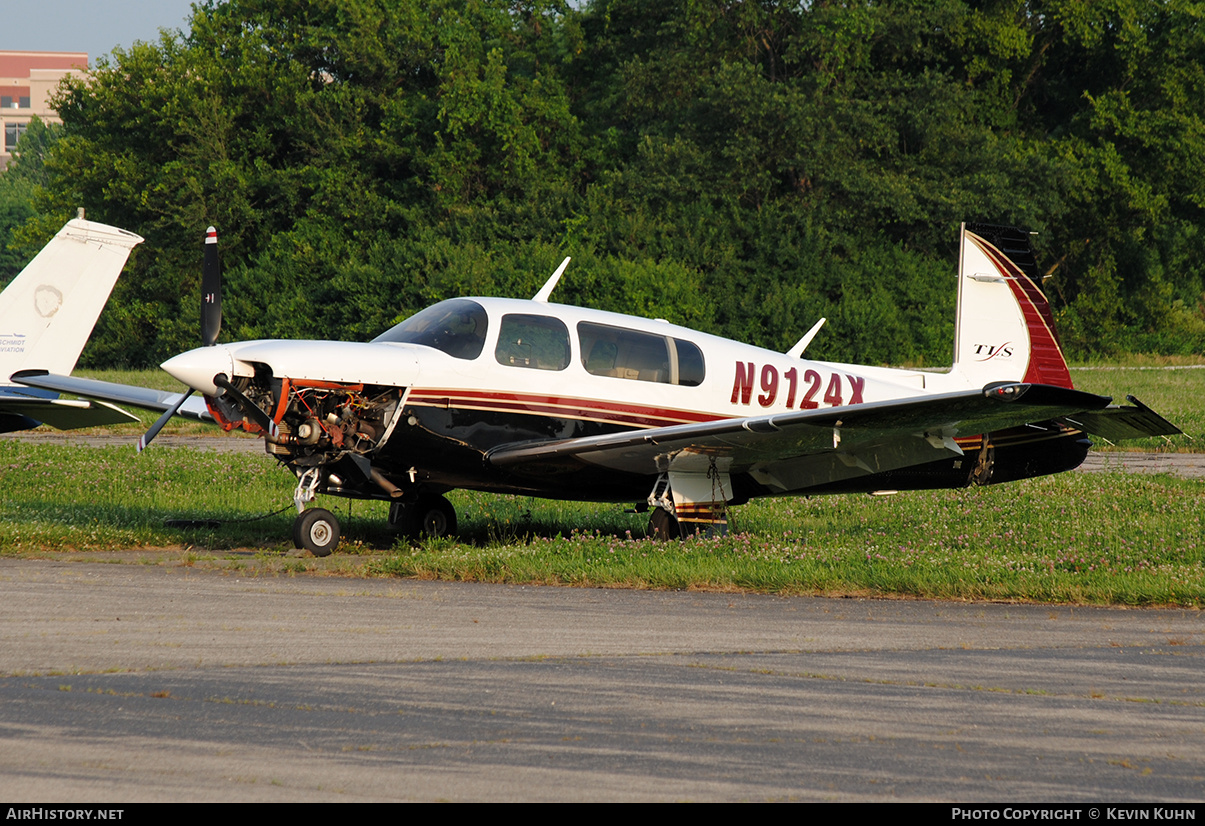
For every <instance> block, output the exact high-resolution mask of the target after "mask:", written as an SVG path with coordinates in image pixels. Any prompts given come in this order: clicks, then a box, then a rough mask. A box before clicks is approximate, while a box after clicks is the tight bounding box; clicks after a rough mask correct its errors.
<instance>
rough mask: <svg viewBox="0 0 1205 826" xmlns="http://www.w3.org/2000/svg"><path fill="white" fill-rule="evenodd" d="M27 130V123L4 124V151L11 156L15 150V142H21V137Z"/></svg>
mask: <svg viewBox="0 0 1205 826" xmlns="http://www.w3.org/2000/svg"><path fill="white" fill-rule="evenodd" d="M28 128H29V124H27V123H6V124H4V151H5V152H8V153H9V154H12V152H13V151H14V150H15V149H16V148H17V141H19V140H21V136H22V135H24V134H25V130H26V129H28Z"/></svg>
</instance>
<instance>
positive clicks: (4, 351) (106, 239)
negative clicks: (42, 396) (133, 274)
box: [0, 218, 142, 386]
mask: <svg viewBox="0 0 1205 826" xmlns="http://www.w3.org/2000/svg"><path fill="white" fill-rule="evenodd" d="M140 243H142V238H141V237H139V236H137V235H135V234H134V233H132V232H126V231H125V230H123V229H117V228H116V227H110V226H106V225H104V224H97V223H93V222H91V221H85V220H83V219H82V218H77V219H75V220H72V221H68V222H67V224H66V225H65V226H64V227H63V228H62V229H61V230H59V232H58V234H57V235H55V236H54V238H52V239H51V241H50V243H49V244H47V245H46V246H45V247H44V248H43V249H42V251H41V252H39V253H38V255H37V257H36V258H34V260H33V261H31V262H29V265H28V266H27V267H25V269H24V270H22V271H21V273H20V275H18V276H17V277H16V278H14V279H13V280H12V283H10V284H9V285H8V286H7V287H6V288H5V289H4V292H3V293H2V294H0V385H6V386H11V385H10V383H9V376H11V375H12V374H13V373H15V372H17V371H18V370H28V369H40V370H46V371H48V372H50V373H61V374H67V373H70V372H71V371H72V370H73V369H74V368H75V362H76V360H77V359H79V355H80V352H81V351H82V350H83V349H84V343H85V342H87V340H88V336H89V335H91V334H92V328H93V326H94V325H95V324H96V319H97V318H98V317H99V316H100V311H101V309H102V308H103V307H104V306H105V302H106V301H108V299H109V293H110V292H112V290H113V285H114V284H115V283H116V282H117V276H119V275H120V274H121V270H122V268H123V267H124V266H125V263H126V259H127V258H129V256H130V250H132V249H133V248H134V247H135V246H137V245H138V244H140Z"/></svg>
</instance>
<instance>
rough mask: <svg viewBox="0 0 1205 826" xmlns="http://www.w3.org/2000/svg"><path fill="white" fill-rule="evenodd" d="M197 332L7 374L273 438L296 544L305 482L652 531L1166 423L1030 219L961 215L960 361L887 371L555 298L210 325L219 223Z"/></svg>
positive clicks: (1055, 459)
mask: <svg viewBox="0 0 1205 826" xmlns="http://www.w3.org/2000/svg"><path fill="white" fill-rule="evenodd" d="M206 240H207V243H206V262H207V263H206V274H205V277H204V280H203V284H204V286H203V293H204V295H205V298H204V301H203V305H202V329H203V338H202V343H203V346H202V347H200V348H198V349H195V350H191V351H189V352H187V353H183V354H181V355H178V356H176V357H174V358H172V359H169V360H168V361H167V362H165V363H164V364H163V368H164V369H165V370H167V371H168V372H169V373H171V374H172V375H173V376H175V377H176V378H178V379H180V380H181V381H182V382H183V383H184V384H185V385H187V386H188V387H189V388H190V390H189V391H188V393H186V394H177V395H174V396H170V395H169V394H160V395H159V397H158V398H156V399H155V400H153V403H152V402H151V400H149V398H143V399H142V401H141V402H140V401H138V400H136V398H135V397H136V396H137V395H138V394H140V393H141V394H147V393H149V392H150V391H145V390H141V389H140V388H127V387H121V386H113V385H105V384H104V383H99V382H89V381H87V380H78V379H73V378H71V377H64V376H54V375H46V374H42V373H31V372H28V371H27V372H25V373H22V374H19V375H18V376H15V377H14V379H15V380H17V381H20V382H21V383H25V384H29V385H33V386H37V387H42V388H45V389H51V390H59V391H63V392H72V393H78V394H83V395H89V396H92V397H97V398H103V399H107V400H109V401H115V402H125V403H129V404H137V405H140V406H143V407H147V408H149V409H157V410H161V411H163V416H162V417H161V418H160V420H159V422H157V423H156V424H155V426H154V427H152V428H151V430H150V431H149V432H148V434H147V436H146V437H144V443H146V442H149V440H150V438H153V436H154V434H155V433H157V432H158V429H159V428H160V427H161V426H162V424H163V423H164V422H166V421H167V420H168V419H169V418H171V416H172V415H188V416H194V417H198V416H202V415H204V414H202V413H200V412H199V407H198V406H196V405H195V404H193V403H195V401H196V400H195V399H189V394H191V393H192V392H193V391H197V392H200V393H202V394H203V396H204V400H205V407H206V408H207V410H208V413H209V415H211V416H212V418H213V420H214V421H216V422H217V423H218V424H220V425H221V426H223V427H224V428H226V429H233V428H241V429H243V430H245V431H248V432H251V433H256V434H259V435H261V436H262V437H263V438H264V444H265V449H266V450H267V452H268V453H269V454H271V455H273V456H275V457H276V458H277V459H278V460H279V461H280V462H281V463H282V464H284V465H285V466H286V467H287V468H289V470H290V471H291V472H292V473H293V474H294V475H295V476H296V477H297V479H298V483H297V487H296V490H295V493H294V501H295V503H296V506H297V509H298V517H297V520H296V522H295V523H294V529H293V534H294V537H293V538H294V541H295V543H296V545H297V547H299V548H307V549H308V550H310V551H311V552H312V553H314V554H315V555H318V556H325V555H326V554H328V553H330V552H331V550H332V549H333V548H334V547H335V546H336V544H337V543H338V540H339V523H338V521H337V520H336V518H335V516H334V515H333V514H332V513H331V512H330V511H328V510H326V509H324V508H306V505H307V504H308V503H309V502H311V501H312V500H313V499H314V497H315V495H317V494H330V495H335V496H345V497H353V498H360V499H380V500H384V501H388V502H390V503H391V507H390V510H389V521H390V523H391V525H392V526H393V527H395V528H396V529H398V530H400V531H403V532H406V533H409V534H412V535H417V534H426V535H443V534H449V533H454V532H455V530H456V514H455V511H454V510H453V508H452V505H451V504H450V503H449V502H448V500H447V499H446V498H445V497H444V496H443V494H444V493H446V492H447V491H449V490H452V489H456V488H466V489H475V490H483V491H493V492H499V493H519V494H527V495H532V496H541V497H548V498H560V499H579V500H587V501H611V502H633V501H635V502H638V503H639V505H640V506H644V507H647V508H649V509H651V511H652V514H651V518H650V532H652V533H654V534H656V535H658V536H661V537H665V538H669V537H675V536H679V535H681V534H682V533H685V532H691V531H695V530H699V529H704V528H707V529H712V530H716V529H719V530H722V529H723V528H724V526H725V525H726V516H725V515H726V511H727V508H728V507H730V506H732V505H737V504H740V503H743V502H745V501H747V500H749V499H751V498H754V497H763V496H783V495H811V494H820V493H843V492H859V491H861V492H882V491H895V490H915V489H924V488H956V487H965V486H968V485H972V484H978V485H986V484H996V483H1000V482H1007V481H1012V480H1016V479H1023V478H1027V477H1032V476H1038V475H1043V474H1049V473H1057V472H1060V471H1064V470H1069V469H1071V468H1074V467H1076V466H1078V465H1079V464H1080V462H1082V461H1083V459H1084V457H1085V455H1086V454H1087V451H1088V447H1089V445H1090V442H1089V440H1088V438H1087V437H1086V435H1085V434H1087V433H1095V434H1098V435H1102V436H1105V437H1106V438H1109V439H1113V440H1116V439H1121V438H1129V437H1136V436H1147V435H1156V434H1172V433H1178V432H1179V430H1178V429H1177V428H1176V427H1175V426H1174V425H1171V424H1170V423H1169V422H1167V421H1166V420H1164V419H1162V418H1161V417H1159V416H1158V415H1157V414H1155V413H1153V412H1152V411H1150V410H1149V409H1147V408H1146V407H1144V406H1142V405H1141V404H1140V403H1139V402H1137V401H1136V400H1133V399H1131V401H1132V402H1133V404H1132V405H1131V406H1123V407H1117V406H1109V402H1110V399H1108V398H1105V397H1102V396H1096V395H1092V394H1089V393H1084V392H1080V391H1077V390H1075V389H1074V388H1073V387H1072V384H1071V378H1070V374H1069V373H1068V370H1067V366H1066V363H1065V361H1064V359H1063V355H1062V352H1061V350H1060V347H1059V343H1058V338H1057V335H1056V334H1055V331H1054V325H1053V317H1052V314H1051V311H1050V307H1049V305H1048V303H1047V301H1046V298H1045V296H1044V295H1043V294H1042V292H1041V290H1040V289H1039V288H1038V283H1039V280H1040V279H1039V275H1038V272H1037V267H1036V262H1035V261H1034V259H1033V255H1032V251H1031V249H1030V245H1029V236H1028V234H1026V233H1024V232H1021V231H1019V230H1016V229H1013V228H1009V227H993V226H986V225H973V226H971V227H964V228H963V229H962V231H961V235H960V245H959V246H960V260H959V269H958V288H959V291H958V310H957V328H956V334H955V353H954V365H953V367H952V368H951V369H950V370H949V371H947V372H927V371H919V370H901V369H891V368H882V367H873V366H866V365H854V364H835V363H828V362H819V361H808V360H804V359H802V358H801V356H802V352H803V349H804V347H805V346H806V344H807V341H808V340H810V337H811V336H812V335H813V334H814V333H815V328H813V330H812V331H810V332H809V333H808V335H807V336H805V337H804V338H803V339H802V340H801V341H800V343H799V344H797V345H796V346H795V347H793V348H791V349H790V350H789V351H788V352H787V353H785V354H783V353H775V352H771V351H768V350H764V349H761V348H757V347H752V346H749V345H746V344H741V343H739V342H735V341H730V340H727V339H722V338H719V337H716V336H711V335H707V334H704V333H700V332H697V331H695V330H690V329H687V328H684V327H679V326H675V325H672V324H669V323H667V322H665V321H663V320H650V319H643V318H636V317H633V316H627V315H620V314H616V313H608V312H602V311H598V310H590V309H585V308H580V307H570V306H566V305H558V304H552V303H549V297H550V295H551V293H552V290H553V288H554V287H555V285H556V283H557V280H558V279H559V278H560V276H561V274H562V273H563V272H564V270H565V267H566V265H567V264H568V259H566V260H565V262H564V263H562V264H561V266H560V268H559V269H558V270H557V271H556V272H555V273H554V274H553V276H552V277H551V278H550V279H549V280H548V282H547V283H546V284H545V285H544V286H543V288H542V289H541V290H540V291H539V292H538V293H537V294H536V296H535V297H534V298H533V299H532V300H529V301H523V300H515V299H503V298H454V299H449V300H447V301H443V302H440V303H438V304H436V305H434V306H432V307H429V308H427V309H425V310H423V311H422V312H419V313H417V314H415V315H413V316H411V317H410V318H408V319H406V320H405V321H403V322H402V323H400V324H398V325H396V326H395V327H393V328H392V329H390V330H387V331H385V332H384V333H382V334H381V335H379V336H378V337H377V338H375V339H373V340H372V341H371V342H364V343H357V342H340V341H278V340H268V341H246V342H237V343H232V344H217V343H216V340H217V337H218V328H219V326H220V312H221V310H220V297H219V289H218V287H217V284H218V274H217V252H216V234H214V233H213V230H212V228H211V229H210V233H209V235H208V237H207V239H206Z"/></svg>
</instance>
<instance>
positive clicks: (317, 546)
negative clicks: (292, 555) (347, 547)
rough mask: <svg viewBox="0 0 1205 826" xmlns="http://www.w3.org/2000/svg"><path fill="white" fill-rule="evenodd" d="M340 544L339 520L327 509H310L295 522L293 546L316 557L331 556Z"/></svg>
mask: <svg viewBox="0 0 1205 826" xmlns="http://www.w3.org/2000/svg"><path fill="white" fill-rule="evenodd" d="M338 544H339V520H338V519H336V518H335V515H334V514H333V513H331V512H330V511H328V510H327V509H326V508H310V509H309V510H305V511H302V512H301V513H300V514H298V515H297V519H296V520H295V521H294V522H293V545H294V546H295V547H297V548H303V549H305V550H307V551H309V552H310V553H312V554H313V555H314V556H318V557H322V556H330V554H331V551H333V550H335V546H336V545H338Z"/></svg>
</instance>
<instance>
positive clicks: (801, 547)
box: [0, 364, 1205, 607]
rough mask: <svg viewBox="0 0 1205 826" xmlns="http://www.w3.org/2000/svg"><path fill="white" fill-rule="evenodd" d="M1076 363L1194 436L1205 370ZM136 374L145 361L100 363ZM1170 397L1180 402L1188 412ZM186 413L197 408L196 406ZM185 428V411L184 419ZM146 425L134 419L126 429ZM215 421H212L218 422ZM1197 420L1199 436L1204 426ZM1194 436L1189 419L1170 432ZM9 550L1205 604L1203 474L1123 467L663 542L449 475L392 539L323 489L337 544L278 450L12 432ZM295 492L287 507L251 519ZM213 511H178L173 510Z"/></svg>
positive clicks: (893, 500) (836, 509)
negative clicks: (438, 494) (310, 511)
mask: <svg viewBox="0 0 1205 826" xmlns="http://www.w3.org/2000/svg"><path fill="white" fill-rule="evenodd" d="M1147 367H1148V365H1142V364H1133V365H1125V366H1123V367H1122V369H1111V370H1096V369H1089V368H1087V367H1085V368H1075V369H1074V370H1073V377H1074V379H1075V381H1076V383H1077V386H1081V387H1083V389H1087V390H1091V391H1093V392H1101V393H1105V394H1117V393H1118V390H1117V389H1115V388H1122V389H1124V390H1125V391H1127V392H1131V393H1134V394H1135V395H1137V396H1138V397H1139V398H1142V399H1143V401H1145V402H1147V403H1148V404H1150V405H1151V406H1152V407H1153V408H1154V409H1156V410H1157V411H1159V412H1161V413H1163V414H1164V415H1166V416H1168V418H1170V419H1172V420H1173V421H1175V422H1177V423H1179V424H1182V426H1185V429H1186V430H1189V432H1190V433H1193V434H1194V435H1197V436H1198V437H1200V436H1201V435H1202V434H1205V422H1202V421H1201V414H1200V413H1199V412H1198V411H1197V410H1195V407H1196V403H1195V400H1196V399H1199V398H1201V391H1202V389H1203V388H1205V370H1198V369H1185V370H1173V371H1158V372H1156V371H1153V370H1150V369H1147ZM104 377H106V378H109V379H110V380H114V381H123V382H126V383H143V382H142V381H141V379H140V375H139V374H133V375H127V376H124V377H113V376H111V375H110V376H104ZM1176 411H1181V413H1180V414H1177V412H1176ZM188 426H189V427H192V425H188ZM173 427H175V426H174V425H173ZM132 429H133V430H134V431H135V433H136V430H137V429H136V428H132ZM210 432H212V431H210ZM1201 441H1203V440H1201V439H1199V438H1198V443H1200V442H1201ZM1152 442H1153V444H1152V445H1150V447H1151V448H1152V449H1164V450H1166V449H1185V448H1186V446H1189V449H1192V448H1193V447H1196V445H1194V444H1192V443H1190V442H1189V441H1188V440H1187V439H1185V438H1184V437H1179V438H1178V439H1177V440H1175V442H1174V443H1173V444H1171V445H1170V446H1169V445H1168V443H1166V442H1164V441H1162V440H1152ZM0 469H2V473H0V554H4V555H45V554H54V555H60V554H63V553H68V552H98V553H100V554H102V558H104V557H103V555H104V554H113V555H114V556H117V554H116V553H115V552H118V551H124V550H126V549H130V548H144V549H154V548H170V549H172V550H171V551H170V552H167V553H168V556H169V557H171V558H172V559H174V560H176V561H177V562H183V563H184V564H206V563H208V562H213V561H216V562H214V564H217V563H221V564H231V560H235V563H234V564H236V565H238V566H240V569H246V568H250V569H251V570H261V571H263V570H266V571H271V572H274V573H285V574H287V573H299V572H303V571H306V572H314V571H329V572H338V573H344V574H353V575H360V576H372V575H385V576H407V577H421V578H439V579H450V580H474V581H485V582H527V583H547V584H566V585H580V586H596V587H627V588H672V589H691V588H694V589H702V588H707V589H720V590H753V591H760V592H767V593H782V594H804V593H808V594H811V593H819V594H834V595H835V594H860V595H874V596H909V597H925V598H949V599H976V600H984V599H990V600H1021V601H1039V602H1070V603H1092V604H1125V605H1179V606H1192V607H1201V606H1202V604H1203V603H1205V525H1203V524H1202V516H1201V514H1202V513H1205V507H1203V506H1205V483H1203V482H1201V481H1196V480H1184V479H1176V478H1172V477H1169V476H1137V475H1127V474H1124V473H1120V472H1117V473H1099V474H1078V473H1071V474H1061V475H1059V476H1055V477H1045V478H1040V479H1032V480H1027V481H1024V482H1020V483H1015V484H1011V485H1006V486H998V487H990V488H975V489H968V490H957V491H927V492H917V493H903V494H899V495H896V496H892V497H869V496H839V497H821V498H816V499H802V498H788V499H777V500H762V501H757V502H751V503H750V504H748V505H745V506H742V507H740V508H738V509H735V511H734V516H733V523H732V527H733V531H732V534H731V535H730V536H728V537H724V538H715V539H707V538H696V539H691V540H687V541H684V542H680V543H657V542H654V541H651V540H648V539H645V538H644V531H645V525H646V523H647V515H640V514H630V513H625V512H624V510H623V508H621V507H617V506H611V505H601V506H596V505H590V504H579V503H564V502H553V501H544V500H537V499H531V498H527V497H513V496H489V495H485V494H473V493H466V492H457V493H454V494H452V496H451V498H452V499H453V502H454V504H455V505H456V508H457V511H458V513H459V514H460V524H461V538H460V539H459V540H458V541H453V540H446V539H445V540H437V541H430V542H426V543H422V544H418V545H410V544H406V543H401V544H395V540H394V538H393V536H392V535H391V534H389V533H388V532H387V531H386V530H385V529H384V526H383V521H384V516H385V505H384V504H382V503H364V502H355V503H349V502H347V501H346V500H332V499H325V500H324V501H321V502H320V504H322V505H323V506H325V507H328V508H330V509H332V510H334V511H335V512H336V513H337V514H338V516H339V518H340V520H341V521H342V522H343V523H344V525H343V527H344V530H343V533H344V542H343V544H342V545H341V546H340V548H339V550H338V551H337V552H336V554H335V555H334V556H332V557H328V558H327V559H323V560H315V559H312V558H310V557H309V556H308V555H303V554H301V553H300V552H297V551H294V550H293V549H292V547H291V542H290V541H289V538H290V536H291V524H292V520H293V511H292V508H291V507H289V505H290V503H291V496H292V488H293V480H292V478H291V477H290V475H289V474H287V473H285V472H284V471H283V470H281V469H280V468H279V467H278V466H277V464H276V463H275V462H274V461H273V460H272V459H270V458H269V457H267V456H264V455H259V454H254V455H246V454H227V453H217V452H211V451H203V450H191V449H158V450H152V451H148V452H147V453H146V454H144V455H143V456H141V457H138V456H136V454H135V453H134V451H133V448H132V446H131V447H122V448H112V447H78V446H71V445H64V444H60V443H26V442H19V441H14V440H3V441H0ZM282 508H283V509H285V511H284V512H283V513H278V514H276V515H272V516H269V517H267V518H258V517H261V516H262V515H264V514H270V513H272V512H274V511H279V510H281V509H282ZM179 518H185V519H194V520H213V521H219V522H221V523H222V524H220V525H219V526H217V527H198V528H180V527H169V526H167V525H166V524H165V520H168V519H179Z"/></svg>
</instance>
